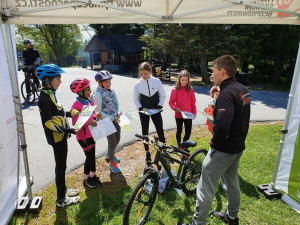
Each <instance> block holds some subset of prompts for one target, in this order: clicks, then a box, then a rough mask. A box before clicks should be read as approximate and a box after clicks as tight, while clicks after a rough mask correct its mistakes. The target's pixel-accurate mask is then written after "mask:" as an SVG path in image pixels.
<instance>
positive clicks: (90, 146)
mask: <svg viewBox="0 0 300 225" xmlns="http://www.w3.org/2000/svg"><path fill="white" fill-rule="evenodd" d="M90 83H91V82H90V81H89V80H87V79H85V78H78V79H76V80H74V81H73V82H72V83H71V85H70V89H71V91H72V92H73V93H77V94H78V97H77V98H76V101H75V102H74V103H73V106H72V109H75V110H77V111H79V112H81V111H82V109H83V107H84V106H91V105H92V104H91V103H90V101H89V97H90V95H91V88H90ZM97 116H98V115H97ZM78 117H79V116H75V117H73V118H72V124H73V126H74V125H75V124H76V121H77V120H78ZM95 119H96V115H95V114H94V113H93V114H92V115H91V117H90V118H89V119H88V120H87V122H86V123H85V124H84V125H83V126H82V127H81V129H80V130H79V131H78V132H77V134H76V138H77V141H78V143H79V144H80V146H81V147H82V149H83V151H84V154H85V156H86V159H85V162H84V178H83V184H84V185H86V186H88V187H90V188H96V187H100V186H101V182H100V180H99V178H98V177H97V176H96V154H95V148H96V143H95V141H94V139H93V136H92V134H91V131H90V129H89V127H88V126H89V125H91V126H97V122H96V121H95Z"/></svg>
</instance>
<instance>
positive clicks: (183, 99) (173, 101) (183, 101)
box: [169, 86, 197, 118]
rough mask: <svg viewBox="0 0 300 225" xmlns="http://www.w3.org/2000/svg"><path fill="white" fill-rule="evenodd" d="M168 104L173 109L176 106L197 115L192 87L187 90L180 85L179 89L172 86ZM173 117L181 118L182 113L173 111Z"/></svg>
mask: <svg viewBox="0 0 300 225" xmlns="http://www.w3.org/2000/svg"><path fill="white" fill-rule="evenodd" d="M169 105H170V107H171V108H172V109H173V110H174V111H175V110H176V108H179V109H180V110H181V111H187V112H191V113H193V114H194V115H195V116H196V115H197V109H196V98H195V93H194V89H193V88H192V89H191V90H190V91H189V92H188V91H187V90H186V89H185V88H184V87H182V86H181V87H180V89H179V90H176V89H175V88H173V90H172V93H171V96H170V101H169ZM175 118H182V114H181V113H178V112H176V111H175Z"/></svg>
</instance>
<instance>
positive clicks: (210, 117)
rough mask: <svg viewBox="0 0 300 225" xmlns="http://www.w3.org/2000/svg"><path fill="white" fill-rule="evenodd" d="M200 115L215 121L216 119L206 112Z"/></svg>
mask: <svg viewBox="0 0 300 225" xmlns="http://www.w3.org/2000/svg"><path fill="white" fill-rule="evenodd" d="M200 113H201V114H202V115H203V116H205V117H206V118H207V119H209V120H212V121H214V118H213V117H212V116H211V115H209V114H207V113H206V112H200Z"/></svg>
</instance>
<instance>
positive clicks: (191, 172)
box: [181, 149, 207, 195]
mask: <svg viewBox="0 0 300 225" xmlns="http://www.w3.org/2000/svg"><path fill="white" fill-rule="evenodd" d="M206 154H207V150H206V149H197V150H196V151H194V152H193V154H192V155H191V156H190V157H189V158H188V160H187V164H188V165H190V166H184V167H183V171H182V176H181V182H185V184H184V185H183V186H182V191H183V192H184V193H185V194H186V195H193V194H195V193H196V188H197V184H198V183H199V179H200V176H201V170H202V163H203V161H204V158H205V156H206Z"/></svg>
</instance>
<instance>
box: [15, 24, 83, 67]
mask: <svg viewBox="0 0 300 225" xmlns="http://www.w3.org/2000/svg"><path fill="white" fill-rule="evenodd" d="M17 34H18V35H19V36H20V37H21V39H22V40H23V39H25V38H28V39H31V40H32V41H33V43H34V46H35V47H36V48H37V49H38V50H39V52H40V54H41V60H42V62H43V63H53V62H56V64H57V65H59V66H62V65H66V64H71V62H72V60H74V59H75V57H76V54H77V50H78V48H79V46H80V44H81V42H82V40H81V38H82V36H81V33H80V29H79V27H78V25H63V24H55V25H54V24H44V25H17Z"/></svg>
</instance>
